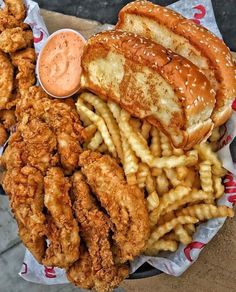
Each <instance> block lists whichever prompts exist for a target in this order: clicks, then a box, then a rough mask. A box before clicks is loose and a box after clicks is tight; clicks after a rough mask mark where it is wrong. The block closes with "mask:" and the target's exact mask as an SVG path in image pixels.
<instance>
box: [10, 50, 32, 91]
mask: <svg viewBox="0 0 236 292" xmlns="http://www.w3.org/2000/svg"><path fill="white" fill-rule="evenodd" d="M11 60H12V64H13V65H14V66H15V67H16V68H17V69H18V73H17V74H16V81H17V87H18V88H19V92H20V94H21V95H23V94H25V92H26V91H27V90H28V89H29V88H30V87H31V86H32V85H34V84H35V62H36V53H35V50H34V49H33V48H26V49H24V50H21V51H18V52H15V53H12V54H11Z"/></svg>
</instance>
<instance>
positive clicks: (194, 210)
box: [177, 204, 234, 221]
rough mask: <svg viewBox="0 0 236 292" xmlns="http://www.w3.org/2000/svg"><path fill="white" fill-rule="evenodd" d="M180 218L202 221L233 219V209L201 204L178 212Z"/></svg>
mask: <svg viewBox="0 0 236 292" xmlns="http://www.w3.org/2000/svg"><path fill="white" fill-rule="evenodd" d="M177 215H178V216H192V217H196V218H197V219H199V220H200V221H205V220H209V219H212V218H219V217H233V216H234V211H233V209H231V208H229V207H226V206H215V205H212V204H199V205H193V206H189V207H186V208H184V209H182V210H180V211H178V212H177Z"/></svg>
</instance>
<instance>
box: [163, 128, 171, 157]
mask: <svg viewBox="0 0 236 292" xmlns="http://www.w3.org/2000/svg"><path fill="white" fill-rule="evenodd" d="M160 141H161V150H162V156H171V155H172V153H173V149H172V146H171V144H170V140H169V138H168V137H167V136H166V135H165V134H163V133H162V132H160Z"/></svg>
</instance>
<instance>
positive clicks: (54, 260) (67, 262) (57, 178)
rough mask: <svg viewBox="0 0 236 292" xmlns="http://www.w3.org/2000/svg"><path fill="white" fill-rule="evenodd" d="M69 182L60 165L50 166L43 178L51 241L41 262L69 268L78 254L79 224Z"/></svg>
mask: <svg viewBox="0 0 236 292" xmlns="http://www.w3.org/2000/svg"><path fill="white" fill-rule="evenodd" d="M69 189H70V183H69V180H68V178H66V177H64V174H63V172H62V170H61V169H60V168H57V167H54V168H50V169H49V170H48V172H47V175H46V177H45V178H44V190H45V200H44V203H45V206H46V207H47V209H48V212H49V217H48V232H47V236H48V239H49V241H50V244H49V247H48V248H47V250H46V256H45V258H44V259H43V264H44V265H46V266H53V267H55V266H56V267H60V268H68V267H69V266H71V265H72V264H73V263H74V262H75V261H77V260H78V258H79V245H80V237H79V227H78V224H77V222H76V220H75V219H74V217H73V213H72V205H71V200H70V197H69V194H68V192H69Z"/></svg>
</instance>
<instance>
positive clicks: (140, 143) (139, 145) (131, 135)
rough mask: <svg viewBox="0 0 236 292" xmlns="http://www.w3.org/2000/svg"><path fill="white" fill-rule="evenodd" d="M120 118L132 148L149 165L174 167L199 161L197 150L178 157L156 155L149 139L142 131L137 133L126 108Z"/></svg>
mask: <svg viewBox="0 0 236 292" xmlns="http://www.w3.org/2000/svg"><path fill="white" fill-rule="evenodd" d="M120 119H121V122H120V123H119V125H120V129H121V130H122V132H123V133H124V134H125V136H126V138H127V140H128V142H129V144H130V146H131V148H132V149H133V150H134V152H135V153H136V155H137V156H138V157H139V158H140V159H141V160H142V162H144V163H147V164H148V166H149V167H157V168H173V167H177V166H183V165H186V166H187V165H194V164H195V163H196V162H197V160H198V154H197V151H196V150H192V151H189V152H188V153H187V155H181V156H178V157H176V156H170V157H161V158H158V157H154V156H153V155H152V153H151V151H150V149H149V147H148V145H147V141H146V140H145V139H144V138H143V136H142V135H141V134H140V133H136V132H135V131H134V130H133V128H132V126H131V125H130V124H129V119H130V115H129V114H128V113H127V112H126V111H125V110H121V115H120Z"/></svg>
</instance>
